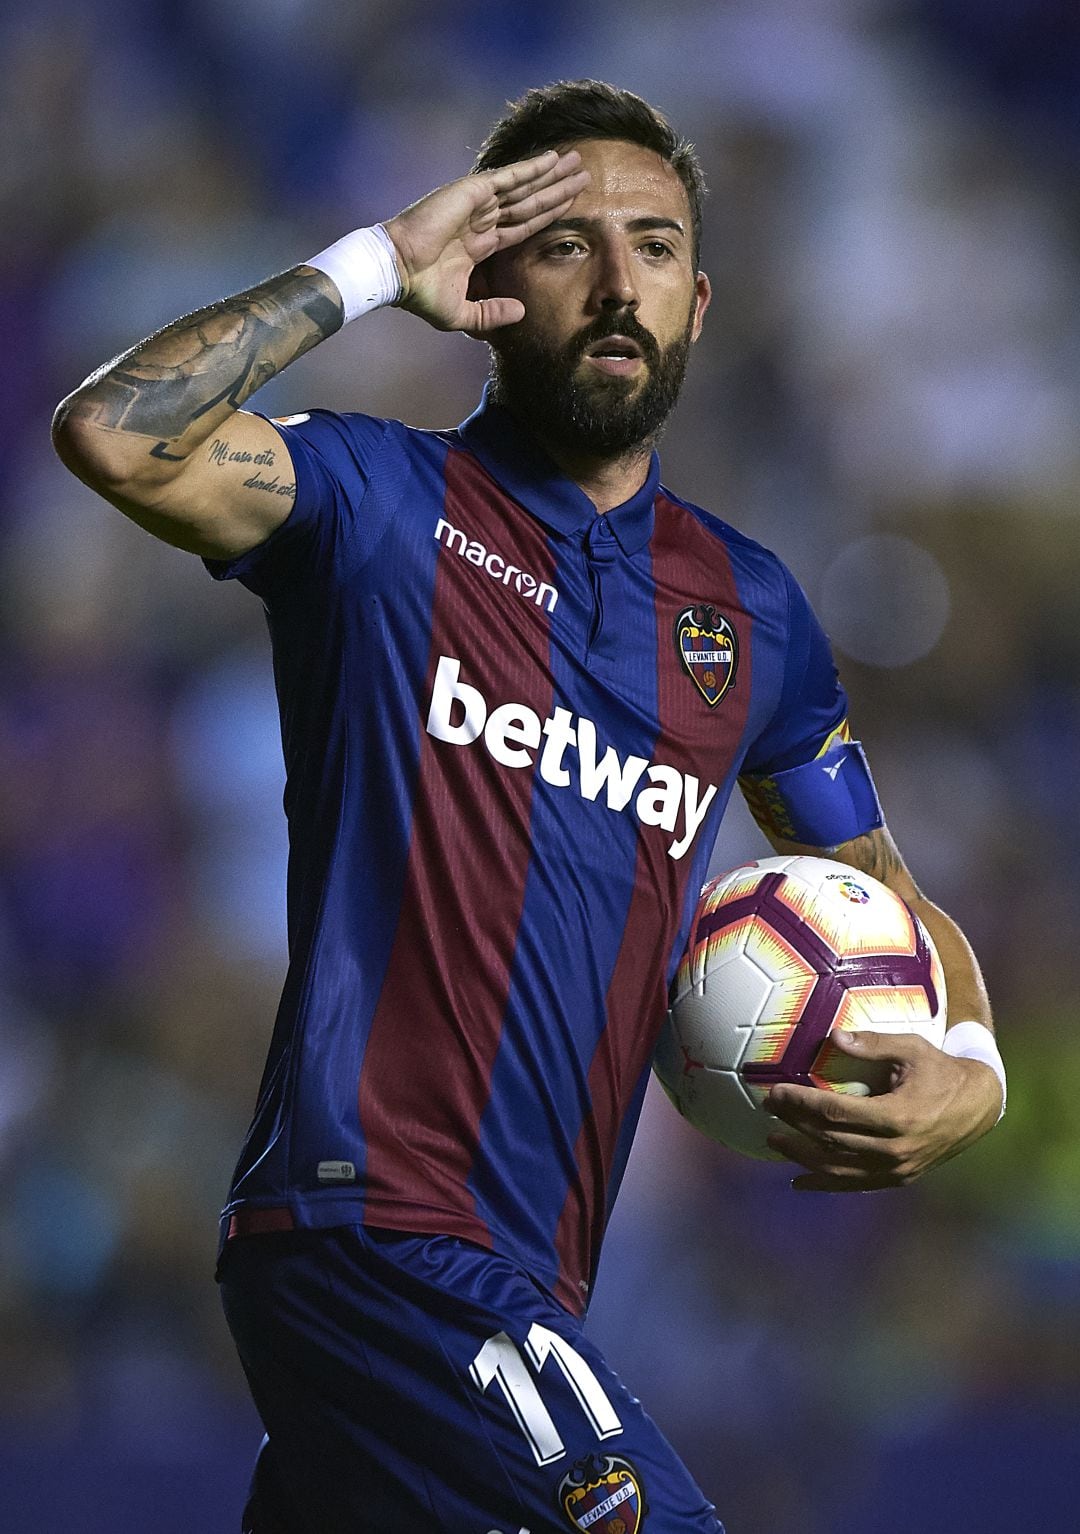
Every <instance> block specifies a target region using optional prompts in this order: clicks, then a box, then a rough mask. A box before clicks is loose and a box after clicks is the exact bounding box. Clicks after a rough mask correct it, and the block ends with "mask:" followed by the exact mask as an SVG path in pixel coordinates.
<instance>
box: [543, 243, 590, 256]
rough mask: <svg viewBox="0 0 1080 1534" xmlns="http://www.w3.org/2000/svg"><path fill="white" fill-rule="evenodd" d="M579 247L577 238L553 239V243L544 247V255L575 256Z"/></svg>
mask: <svg viewBox="0 0 1080 1534" xmlns="http://www.w3.org/2000/svg"><path fill="white" fill-rule="evenodd" d="M580 249H581V244H580V242H579V241H578V240H555V241H554V243H553V244H551V245H548V246H546V247H545V249H544V254H545V256H555V257H565V256H576V255H577V253H578V251H579V250H580Z"/></svg>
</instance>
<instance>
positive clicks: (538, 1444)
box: [469, 1322, 622, 1465]
mask: <svg viewBox="0 0 1080 1534" xmlns="http://www.w3.org/2000/svg"><path fill="white" fill-rule="evenodd" d="M525 1351H526V1353H527V1354H528V1355H529V1360H530V1362H531V1363H532V1365H533V1367H534V1369H535V1370H536V1372H537V1374H539V1373H540V1371H541V1369H542V1368H543V1367H544V1364H545V1363H546V1362H547V1360H548V1358H554V1360H555V1362H556V1363H557V1364H558V1366H559V1368H560V1370H561V1371H562V1374H563V1376H564V1378H565V1379H566V1382H567V1384H568V1385H569V1386H570V1389H571V1390H572V1391H573V1392H574V1395H575V1397H576V1399H577V1401H578V1404H579V1405H580V1407H581V1409H582V1411H583V1412H584V1413H585V1415H586V1417H587V1418H588V1420H589V1425H590V1426H591V1427H592V1430H593V1432H594V1433H595V1434H596V1436H597V1438H611V1437H613V1436H614V1434H616V1433H621V1432H622V1423H621V1422H620V1421H619V1418H618V1414H617V1413H616V1411H615V1408H614V1407H613V1406H612V1404H611V1402H610V1401H609V1400H608V1398H607V1396H606V1394H605V1393H604V1387H603V1386H602V1385H601V1383H600V1381H599V1380H598V1379H597V1378H596V1375H595V1374H594V1373H593V1371H592V1370H591V1369H590V1367H589V1365H588V1364H587V1363H586V1362H585V1360H584V1359H583V1358H582V1356H581V1354H580V1353H579V1352H578V1351H577V1349H576V1348H574V1347H572V1346H571V1344H570V1343H569V1342H567V1341H566V1339H565V1338H564V1337H560V1336H559V1335H558V1333H557V1332H552V1331H549V1330H548V1328H547V1327H546V1326H541V1325H540V1324H539V1322H536V1323H534V1324H533V1325H532V1326H531V1327H530V1328H529V1335H528V1337H526V1339H525ZM469 1374H470V1375H471V1377H472V1381H473V1384H474V1385H476V1386H477V1387H478V1388H479V1389H480V1390H481V1391H485V1390H486V1389H487V1388H488V1386H489V1385H490V1384H491V1382H492V1380H494V1381H495V1383H496V1384H497V1385H498V1387H499V1389H500V1390H501V1391H502V1393H503V1395H504V1396H505V1398H506V1404H507V1406H509V1408H510V1410H511V1412H512V1413H513V1416H514V1421H515V1422H516V1423H517V1425H518V1427H519V1428H520V1429H521V1431H522V1432H523V1433H524V1434H525V1438H526V1440H527V1442H528V1445H529V1448H530V1449H531V1450H532V1453H533V1458H534V1459H535V1460H536V1463H537V1464H538V1465H550V1464H551V1463H552V1462H553V1461H554V1460H557V1459H561V1458H562V1456H563V1455H564V1454H565V1453H566V1445H565V1444H564V1443H563V1441H562V1439H561V1438H560V1437H559V1430H558V1428H557V1427H556V1426H555V1423H554V1422H553V1421H552V1417H551V1413H550V1412H549V1411H548V1409H547V1407H546V1406H545V1405H544V1403H543V1401H542V1400H541V1399H540V1392H539V1390H538V1389H537V1388H536V1384H535V1382H534V1380H533V1378H532V1375H531V1374H530V1373H529V1371H528V1369H527V1368H526V1367H525V1361H524V1359H523V1358H522V1356H521V1354H520V1353H519V1352H518V1350H517V1348H516V1346H515V1345H514V1343H513V1342H511V1340H510V1338H509V1337H508V1336H507V1335H506V1333H505V1332H496V1334H495V1336H494V1337H489V1338H488V1340H487V1341H486V1342H485V1343H484V1346H483V1347H482V1348H481V1349H480V1351H479V1353H477V1355H476V1357H475V1358H474V1359H473V1361H472V1365H471V1366H470V1369H469Z"/></svg>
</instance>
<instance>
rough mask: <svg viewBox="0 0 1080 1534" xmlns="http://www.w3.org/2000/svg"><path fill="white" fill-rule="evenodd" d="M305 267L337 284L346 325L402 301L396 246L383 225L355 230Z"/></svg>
mask: <svg viewBox="0 0 1080 1534" xmlns="http://www.w3.org/2000/svg"><path fill="white" fill-rule="evenodd" d="M304 264H305V266H314V267H315V268H316V269H317V270H318V271H320V272H325V273H326V275H327V276H328V277H329V278H330V280H331V282H333V284H334V286H335V287H336V288H337V290H338V292H339V293H340V294H341V302H342V304H343V305H344V307H345V324H346V325H347V324H348V323H349V321H350V320H355V319H356V318H357V316H358V315H361V314H367V313H368V311H369V310H371V309H382V308H383V307H384V306H385V305H386V304H392V303H396V301H397V300H398V299H399V298H400V297H401V277H400V275H399V274H398V266H397V254H396V252H395V250H394V242H393V240H392V239H391V238H390V236H389V235H388V234H387V232H386V230H385V229H384V228H383V226H382V225H381V224H373V225H372V227H371V228H370V229H354V230H353V232H352V234H347V235H345V236H344V237H343V238H342V239H340V240H337V241H335V243H334V244H333V245H328V246H327V247H326V249H325V250H320V252H319V254H318V255H317V256H312V257H311V259H310V261H306V262H305V263H304Z"/></svg>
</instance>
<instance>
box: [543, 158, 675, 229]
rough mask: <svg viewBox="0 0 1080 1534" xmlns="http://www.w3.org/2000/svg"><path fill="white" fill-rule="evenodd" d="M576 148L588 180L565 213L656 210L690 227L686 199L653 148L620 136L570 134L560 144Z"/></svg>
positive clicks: (578, 215)
mask: <svg viewBox="0 0 1080 1534" xmlns="http://www.w3.org/2000/svg"><path fill="white" fill-rule="evenodd" d="M560 147H561V148H563V149H576V150H577V151H578V153H579V154H580V155H581V163H582V167H583V169H585V170H587V171H588V172H589V175H590V177H591V180H590V182H589V185H588V186H587V187H586V188H585V190H584V191H583V192H579V193H578V195H577V197H575V199H574V202H573V204H572V206H571V208H570V210H569V212H568V213H567V215H566V216H567V217H568V218H589V217H597V216H600V215H607V216H609V217H617V216H619V215H620V214H625V215H626V216H627V217H631V218H634V217H641V216H642V215H647V214H649V213H656V214H659V215H661V216H662V217H664V218H675V219H678V220H679V222H680V223H681V224H682V225H683V227H684V228H685V229H686V232H687V233H688V234H689V232H690V199H689V197H688V196H687V192H686V188H685V187H684V186H683V184H682V181H681V180H680V178H679V173H678V171H677V170H675V169H674V167H673V166H672V165H670V164H669V163H668V161H667V160H665V159H664V158H663V156H662V155H661V154H659V153H658V152H657V151H656V150H655V149H646V148H645V146H644V145H643V144H630V143H627V142H626V141H625V140H624V139H576V140H575V141H574V142H573V143H570V144H565V145H562V146H560Z"/></svg>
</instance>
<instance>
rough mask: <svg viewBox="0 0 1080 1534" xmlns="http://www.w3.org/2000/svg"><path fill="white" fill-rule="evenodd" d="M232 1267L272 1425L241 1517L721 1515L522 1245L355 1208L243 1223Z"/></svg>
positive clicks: (684, 1524)
mask: <svg viewBox="0 0 1080 1534" xmlns="http://www.w3.org/2000/svg"><path fill="white" fill-rule="evenodd" d="M219 1277H220V1282H221V1287H222V1296H223V1301H224V1306H225V1314H226V1317H227V1319H228V1323H229V1327H230V1329H231V1331H232V1334H233V1337H234V1339H235V1341H236V1346H237V1348H238V1350H239V1353H240V1359H241V1362H242V1363H243V1366H244V1371H245V1373H246V1374H247V1378H248V1383H249V1384H250V1387H251V1392H252V1395H253V1397H254V1400H255V1405H256V1407H257V1408H258V1411H259V1415H260V1416H261V1418H262V1421H263V1426H264V1428H265V1429H266V1435H267V1436H266V1438H265V1440H264V1442H263V1445H262V1448H261V1450H260V1451H259V1455H258V1459H257V1462H256V1466H255V1473H254V1477H253V1479H252V1486H251V1495H250V1499H249V1501H248V1505H247V1508H246V1510H245V1512H244V1520H243V1530H244V1534H567V1531H568V1530H572V1529H575V1528H576V1529H579V1530H588V1531H589V1534H723V1528H722V1526H721V1524H720V1523H719V1522H718V1521H717V1519H716V1515H715V1513H714V1510H713V1508H712V1507H711V1505H710V1504H709V1503H708V1502H707V1501H706V1499H705V1497H704V1495H703V1494H702V1493H701V1491H700V1490H699V1489H698V1488H697V1486H695V1484H694V1482H693V1481H692V1480H691V1478H690V1475H689V1473H688V1472H687V1470H686V1469H685V1467H684V1466H683V1465H682V1463H681V1462H680V1460H679V1458H678V1456H677V1455H676V1454H675V1452H674V1450H673V1449H672V1448H671V1446H670V1445H669V1444H668V1443H667V1441H666V1440H665V1439H664V1437H663V1435H662V1434H661V1433H660V1431H659V1430H658V1428H657V1427H656V1425H655V1424H654V1423H653V1422H652V1421H651V1420H650V1418H649V1417H648V1416H647V1415H646V1413H645V1412H644V1411H643V1409H642V1406H641V1403H640V1402H639V1401H638V1400H637V1399H636V1398H635V1397H633V1396H632V1395H630V1393H629V1392H628V1391H627V1390H626V1388H625V1386H624V1385H622V1383H621V1382H620V1381H619V1379H618V1377H617V1376H616V1375H615V1374H614V1372H613V1371H612V1370H611V1369H610V1368H609V1367H608V1365H607V1364H606V1363H605V1361H604V1358H603V1356H602V1355H601V1353H600V1352H599V1351H598V1349H597V1348H596V1347H594V1346H593V1344H592V1343H591V1342H590V1341H589V1340H588V1339H587V1338H585V1337H584V1336H583V1335H582V1332H581V1325H580V1322H578V1321H577V1320H575V1318H574V1317H572V1316H571V1315H570V1314H569V1313H568V1312H567V1311H565V1310H564V1309H563V1308H562V1307H561V1306H560V1305H558V1304H557V1303H556V1302H555V1301H554V1300H553V1299H551V1297H550V1296H549V1295H548V1294H546V1293H545V1291H544V1290H542V1289H541V1288H540V1287H539V1286H538V1285H537V1284H536V1283H535V1282H534V1281H533V1280H532V1279H531V1278H530V1277H529V1276H528V1274H526V1273H525V1272H524V1271H523V1270H522V1269H521V1268H519V1267H517V1266H516V1265H515V1264H514V1263H513V1262H510V1261H509V1260H508V1259H506V1258H504V1257H498V1256H495V1255H494V1254H492V1253H490V1252H487V1251H484V1250H482V1249H481V1248H480V1247H477V1246H474V1245H472V1244H471V1243H469V1242H466V1241H460V1240H458V1239H457V1238H455V1237H450V1236H410V1235H401V1234H400V1233H397V1232H392V1231H381V1230H370V1229H366V1228H364V1227H362V1226H345V1227H341V1228H338V1229H332V1230H304V1231H290V1232H283V1233H278V1234H270V1235H267V1234H262V1235H256V1236H244V1237H239V1238H237V1239H234V1240H232V1241H230V1242H229V1243H228V1245H227V1247H226V1249H225V1251H224V1253H223V1257H222V1261H221V1265H220V1272H219Z"/></svg>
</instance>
